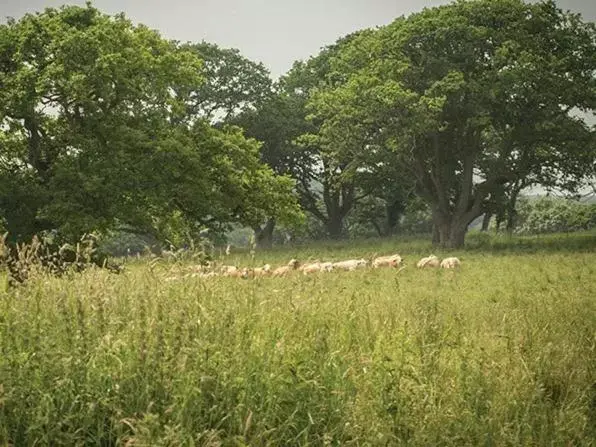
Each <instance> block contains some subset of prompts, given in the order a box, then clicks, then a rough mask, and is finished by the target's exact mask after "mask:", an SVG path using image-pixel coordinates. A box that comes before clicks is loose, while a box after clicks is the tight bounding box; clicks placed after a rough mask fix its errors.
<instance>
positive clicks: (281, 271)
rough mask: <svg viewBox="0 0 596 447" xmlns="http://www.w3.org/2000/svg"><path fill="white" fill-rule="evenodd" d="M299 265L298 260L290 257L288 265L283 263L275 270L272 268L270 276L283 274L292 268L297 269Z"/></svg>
mask: <svg viewBox="0 0 596 447" xmlns="http://www.w3.org/2000/svg"><path fill="white" fill-rule="evenodd" d="M299 267H300V262H298V261H297V260H296V259H292V260H291V261H290V262H288V265H284V266H282V267H277V268H276V269H275V270H273V272H272V273H271V275H272V276H285V275H286V274H287V273H288V272H290V271H292V270H297V269H298V268H299Z"/></svg>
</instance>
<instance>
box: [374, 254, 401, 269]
mask: <svg viewBox="0 0 596 447" xmlns="http://www.w3.org/2000/svg"><path fill="white" fill-rule="evenodd" d="M401 263H402V258H401V256H400V255H391V256H380V257H378V258H375V259H374V260H373V262H372V265H373V267H374V268H379V267H399V265H400V264H401Z"/></svg>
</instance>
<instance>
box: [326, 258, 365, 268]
mask: <svg viewBox="0 0 596 447" xmlns="http://www.w3.org/2000/svg"><path fill="white" fill-rule="evenodd" d="M367 264H368V262H367V261H366V259H350V260H349V261H340V262H334V263H333V268H334V269H340V270H347V271H352V270H356V269H358V268H363V267H366V265H367Z"/></svg>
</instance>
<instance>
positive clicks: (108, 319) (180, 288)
mask: <svg viewBox="0 0 596 447" xmlns="http://www.w3.org/2000/svg"><path fill="white" fill-rule="evenodd" d="M595 245H596V237H595V235H594V234H593V233H592V234H579V235H569V236H567V235H563V236H553V237H541V238H513V239H507V238H493V237H488V238H487V237H486V236H484V235H472V237H471V239H470V246H471V247H470V249H468V250H466V251H459V252H455V254H456V255H457V256H459V257H460V259H461V260H462V263H463V266H462V268H461V269H460V270H459V271H439V270H425V271H420V270H417V269H415V268H414V264H415V262H416V261H417V259H418V258H419V257H420V255H427V254H428V253H430V251H431V248H430V246H429V245H428V243H427V242H426V241H418V240H413V239H412V240H401V241H400V240H383V241H364V242H351V243H350V242H341V243H329V244H319V245H314V246H305V247H300V248H295V249H289V248H286V249H279V250H274V251H272V252H268V253H262V254H258V255H257V257H256V259H251V258H250V256H249V255H248V254H232V256H231V257H230V258H231V259H229V260H226V262H230V263H233V262H236V263H238V264H241V265H251V264H255V265H258V264H262V263H263V262H266V261H267V262H271V264H273V265H278V264H284V263H285V262H287V260H289V259H290V258H291V257H298V258H301V259H307V258H309V257H310V258H313V259H314V258H321V259H325V260H327V259H346V258H350V257H354V256H358V257H361V256H364V257H369V256H372V255H373V254H374V253H378V254H388V253H392V252H398V253H400V254H402V256H403V257H404V258H405V260H406V263H407V268H406V269H404V270H403V271H401V272H399V273H396V271H395V270H392V269H378V270H372V269H368V270H363V271H356V272H333V273H328V274H321V275H314V276H308V277H304V276H302V275H299V274H296V275H293V276H290V277H287V278H262V279H256V280H239V279H233V278H211V279H199V278H188V279H184V280H181V281H173V282H165V281H164V278H165V277H167V276H169V275H171V274H172V273H173V272H174V273H175V272H176V271H177V270H178V269H179V268H180V266H179V265H176V264H165V263H163V264H156V265H153V266H150V265H149V264H148V263H142V264H131V265H130V266H129V268H128V271H127V273H126V274H124V275H120V276H113V275H109V274H107V273H105V272H102V271H98V270H93V271H89V272H86V273H85V274H83V275H78V276H74V277H73V278H72V279H53V278H41V279H39V280H37V281H34V282H32V283H30V284H29V285H27V286H26V287H22V288H19V289H16V290H14V291H8V292H4V293H3V295H2V297H1V299H0V342H1V349H2V351H1V353H0V445H2V444H7V445H15V446H21V445H33V444H35V445H49V444H51V445H208V446H215V445H234V446H237V445H254V446H259V445H284V446H285V445H416V446H417V445H456V446H462V445H485V446H491V445H495V446H501V445H511V446H520V445H536V446H544V445H556V446H558V445H561V446H568V445H574V446H584V445H586V446H587V445H596V441H595V439H596V429H595V427H596V350H595V349H596V348H595V346H596V252H595V251H594V250H593V249H594V247H595ZM436 254H437V255H444V254H446V253H436Z"/></svg>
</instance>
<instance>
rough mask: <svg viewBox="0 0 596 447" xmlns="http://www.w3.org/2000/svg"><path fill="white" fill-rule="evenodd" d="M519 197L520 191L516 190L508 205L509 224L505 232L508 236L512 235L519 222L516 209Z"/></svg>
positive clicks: (507, 223) (506, 225)
mask: <svg viewBox="0 0 596 447" xmlns="http://www.w3.org/2000/svg"><path fill="white" fill-rule="evenodd" d="M518 195H519V190H514V191H513V192H512V193H511V198H510V199H509V202H508V203H507V222H506V224H505V230H506V231H507V233H508V234H512V233H513V230H514V229H515V224H516V220H517V210H516V209H515V207H516V205H517V196H518Z"/></svg>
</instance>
